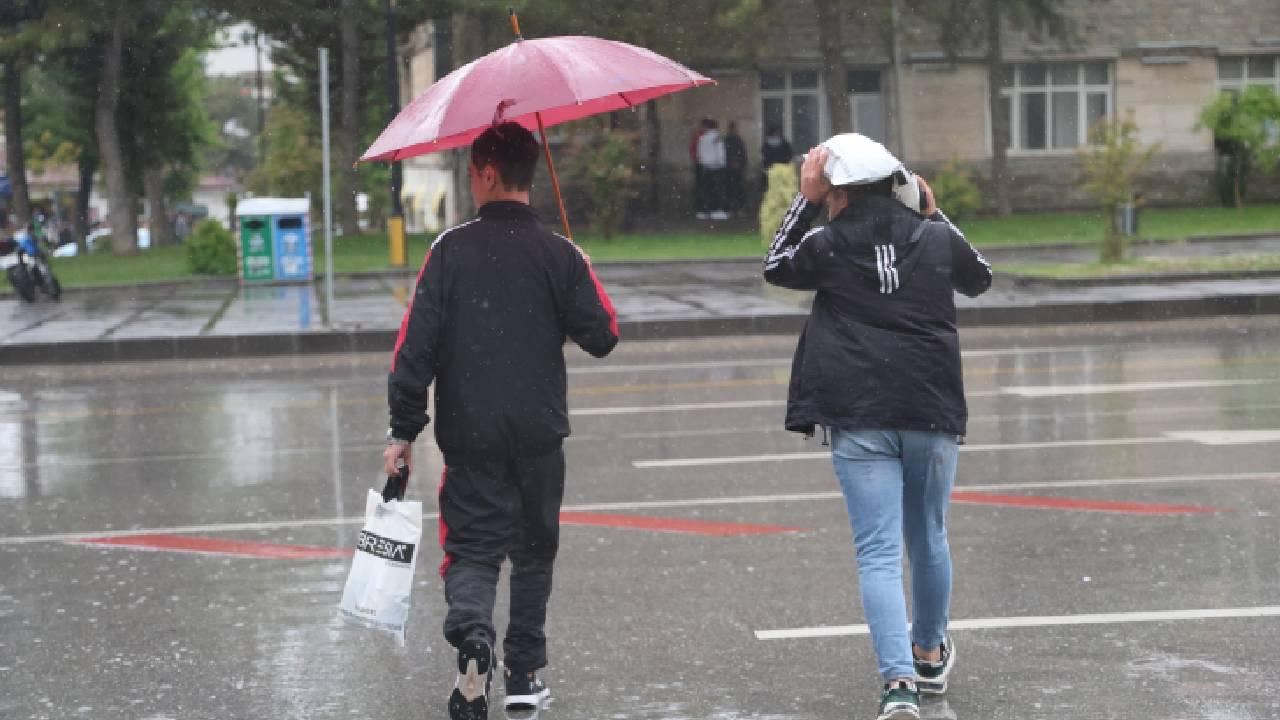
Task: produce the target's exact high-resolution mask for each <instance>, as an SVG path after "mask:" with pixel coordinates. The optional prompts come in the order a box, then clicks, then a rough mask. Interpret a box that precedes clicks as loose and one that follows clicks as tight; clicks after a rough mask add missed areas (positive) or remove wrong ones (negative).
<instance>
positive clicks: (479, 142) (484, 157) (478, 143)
mask: <svg viewBox="0 0 1280 720" xmlns="http://www.w3.org/2000/svg"><path fill="white" fill-rule="evenodd" d="M538 150H539V148H538V141H537V140H535V139H534V137H533V133H531V132H529V131H528V130H526V129H525V128H524V127H523V126H522V125H520V124H519V123H513V122H504V123H501V124H499V125H494V126H492V127H490V128H489V129H488V130H485V131H484V132H483V133H481V134H480V137H478V138H476V139H475V140H474V141H473V142H472V143H471V164H472V165H475V166H476V169H477V170H483V169H484V168H485V166H487V165H492V166H493V168H494V169H495V170H497V171H498V175H499V176H500V177H501V178H502V185H503V187H504V188H506V189H507V190H528V189H529V187H530V186H531V185H533V173H534V171H535V170H537V168H538Z"/></svg>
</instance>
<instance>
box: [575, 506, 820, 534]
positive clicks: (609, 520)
mask: <svg viewBox="0 0 1280 720" xmlns="http://www.w3.org/2000/svg"><path fill="white" fill-rule="evenodd" d="M560 522H562V523H564V524H565V525H588V526H592V527H610V528H628V529H633V530H656V531H658V532H674V533H691V534H694V535H712V536H715V537H730V536H734V535H766V534H769V533H787V532H799V531H800V528H793V527H782V526H779V525H748V524H745V523H726V522H708V521H706V520H681V519H677V518H656V517H646V516H644V515H604V514H600V513H585V512H565V513H561V514H560Z"/></svg>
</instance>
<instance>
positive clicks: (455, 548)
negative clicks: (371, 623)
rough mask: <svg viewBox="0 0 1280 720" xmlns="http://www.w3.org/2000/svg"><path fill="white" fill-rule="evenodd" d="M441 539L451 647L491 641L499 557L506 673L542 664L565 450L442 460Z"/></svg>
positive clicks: (446, 623) (557, 541) (446, 628)
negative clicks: (506, 602)
mask: <svg viewBox="0 0 1280 720" xmlns="http://www.w3.org/2000/svg"><path fill="white" fill-rule="evenodd" d="M445 460H446V462H447V463H448V466H447V467H446V468H445V473H444V481H443V483H442V484H441V487H440V542H441V545H443V547H444V552H445V559H444V565H442V566H441V574H442V575H443V576H444V581H445V582H444V592H445V601H446V602H447V603H448V605H449V614H448V615H447V616H446V617H445V621H444V636H445V639H447V640H448V641H449V643H450V644H451V645H453V646H454V647H457V646H459V645H461V644H462V643H463V642H464V641H465V640H467V638H469V637H473V636H478V637H481V638H483V639H485V640H486V641H488V642H489V643H490V644H493V643H494V641H495V640H496V639H497V638H496V631H495V630H494V627H493V606H494V601H495V600H496V596H497V591H498V572H499V570H500V569H501V567H502V561H503V560H505V559H507V558H508V557H509V558H510V559H511V565H512V569H511V619H510V622H509V623H508V625H507V636H506V639H505V640H504V641H503V653H504V656H505V657H504V661H505V663H506V665H507V667H508V668H511V669H512V672H529V671H532V670H537V669H539V668H542V667H545V666H546V664H547V638H546V634H545V633H544V631H543V628H544V626H545V625H546V621H547V599H548V598H549V597H550V596H551V577H552V569H553V566H554V565H555V559H556V550H557V549H558V548H559V545H560V503H561V501H562V499H563V497H564V471H565V468H564V451H563V449H559V448H557V449H556V450H555V451H554V452H551V453H548V454H546V455H542V456H539V457H533V458H496V459H489V458H486V459H476V458H475V457H468V458H466V459H465V460H462V459H458V458H450V457H446V458H445Z"/></svg>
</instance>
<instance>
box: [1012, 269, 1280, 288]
mask: <svg viewBox="0 0 1280 720" xmlns="http://www.w3.org/2000/svg"><path fill="white" fill-rule="evenodd" d="M996 275H997V276H999V277H1002V278H1005V279H1008V280H1010V281H1012V282H1013V285H1014V287H1020V288H1021V287H1049V288H1063V289H1071V288H1091V287H1121V286H1128V285H1151V284H1166V283H1185V282H1212V281H1215V280H1265V279H1268V278H1277V277H1280V270H1215V271H1210V272H1184V273H1162V274H1149V275H1111V276H1107V277H1060V278H1055V277H1045V276H1043V275H1025V274H1022V273H1011V272H1002V271H1000V270H997V271H996Z"/></svg>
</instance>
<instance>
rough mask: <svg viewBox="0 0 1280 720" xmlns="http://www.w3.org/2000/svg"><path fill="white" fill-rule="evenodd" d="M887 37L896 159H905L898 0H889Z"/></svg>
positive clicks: (903, 160)
mask: <svg viewBox="0 0 1280 720" xmlns="http://www.w3.org/2000/svg"><path fill="white" fill-rule="evenodd" d="M889 17H890V21H889V25H890V27H889V38H890V41H891V43H892V45H893V106H894V107H893V109H894V113H893V115H894V118H893V119H894V125H896V127H895V128H894V129H895V130H896V131H897V136H898V159H899V160H901V161H902V162H906V161H907V131H906V125H905V123H904V115H905V114H906V112H905V110H904V108H903V107H902V42H901V39H900V38H899V37H898V25H899V23H900V22H901V18H900V17H899V15H898V0H889Z"/></svg>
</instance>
